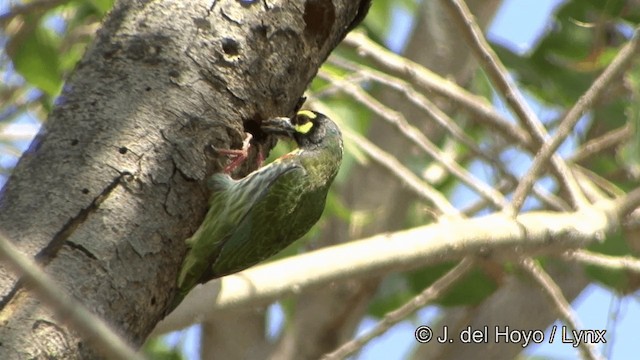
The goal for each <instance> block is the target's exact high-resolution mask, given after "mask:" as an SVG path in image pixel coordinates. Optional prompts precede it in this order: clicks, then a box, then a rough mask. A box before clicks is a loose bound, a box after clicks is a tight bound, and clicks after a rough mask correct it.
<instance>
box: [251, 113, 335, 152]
mask: <svg viewBox="0 0 640 360" xmlns="http://www.w3.org/2000/svg"><path fill="white" fill-rule="evenodd" d="M261 128H262V130H263V131H264V132H266V133H268V134H274V135H278V136H286V137H289V138H293V139H294V140H295V141H296V143H297V144H298V146H299V147H300V148H303V149H313V148H317V147H320V148H322V147H326V146H331V145H334V144H335V143H336V142H337V143H339V144H340V147H342V134H341V132H340V129H339V128H338V126H337V125H336V124H335V123H334V122H333V121H332V120H331V119H329V118H328V117H326V116H325V115H323V114H321V113H319V112H315V111H309V110H300V111H298V113H297V114H295V115H294V116H292V117H290V118H288V117H277V118H272V119H269V120H265V121H263V122H262V126H261Z"/></svg>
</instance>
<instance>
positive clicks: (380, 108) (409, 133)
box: [319, 73, 509, 209]
mask: <svg viewBox="0 0 640 360" xmlns="http://www.w3.org/2000/svg"><path fill="white" fill-rule="evenodd" d="M319 76H321V77H324V78H325V79H326V80H328V81H332V82H337V83H339V84H340V87H341V88H342V89H343V91H345V92H346V93H347V94H349V95H351V96H353V97H354V98H355V99H356V100H358V101H359V102H360V103H361V104H363V105H365V106H366V107H368V108H369V109H371V110H372V111H373V112H375V113H376V114H378V115H379V116H380V117H382V118H383V119H384V120H386V121H388V122H389V123H390V124H392V125H394V126H395V127H396V129H398V130H399V131H400V132H401V133H402V134H403V135H404V136H406V137H407V139H409V140H411V141H412V142H413V143H414V144H416V145H417V146H418V147H420V148H421V149H422V150H423V151H424V152H425V153H427V154H428V155H429V156H431V157H432V158H433V159H435V160H436V161H438V162H439V163H440V164H442V166H444V167H445V168H446V169H447V170H448V171H450V172H451V173H452V174H453V175H455V176H456V177H458V178H459V179H460V181H462V182H463V183H465V184H466V185H468V186H469V187H470V188H472V189H474V190H475V191H477V192H478V194H479V195H480V196H482V197H484V198H486V199H488V200H490V201H491V203H493V204H494V205H495V206H496V207H498V208H500V209H504V208H506V207H507V206H508V205H509V204H508V203H507V201H506V200H505V198H504V196H503V195H502V194H501V193H499V192H498V191H496V190H495V189H493V188H492V187H491V186H488V185H487V184H485V183H484V182H482V181H481V180H479V179H478V178H477V177H475V176H474V175H473V174H471V173H470V172H469V171H467V170H466V169H465V168H463V167H462V166H460V165H459V164H458V163H456V162H455V161H453V160H452V159H451V157H450V156H447V155H446V154H444V153H443V152H442V151H441V150H440V149H438V147H437V146H435V145H434V144H433V143H432V142H431V141H430V140H429V139H428V138H427V137H426V136H424V134H422V132H421V131H420V130H418V129H416V128H415V127H414V126H412V125H410V124H409V123H408V121H407V120H406V119H405V117H404V115H402V114H401V113H399V112H397V111H395V110H393V109H390V108H388V107H387V106H386V105H384V104H382V103H380V102H379V101H378V100H377V99H375V98H374V97H372V96H371V95H369V94H367V93H366V92H364V91H362V89H360V88H359V87H357V86H353V84H351V83H348V82H344V81H340V80H339V79H335V78H334V77H331V76H328V74H326V73H319Z"/></svg>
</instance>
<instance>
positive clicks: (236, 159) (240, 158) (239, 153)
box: [213, 133, 253, 174]
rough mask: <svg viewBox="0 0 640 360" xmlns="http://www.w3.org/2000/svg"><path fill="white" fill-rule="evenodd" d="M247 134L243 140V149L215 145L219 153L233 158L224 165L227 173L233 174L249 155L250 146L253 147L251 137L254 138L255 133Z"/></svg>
mask: <svg viewBox="0 0 640 360" xmlns="http://www.w3.org/2000/svg"><path fill="white" fill-rule="evenodd" d="M245 134H247V136H246V137H245V138H244V140H243V141H242V148H241V149H218V148H215V147H214V148H213V149H214V150H215V151H216V152H217V153H218V154H221V155H226V156H229V157H232V158H233V159H232V160H231V162H230V163H229V164H228V165H227V166H225V167H224V170H223V171H224V172H225V173H226V174H231V173H232V172H234V171H235V170H236V169H237V168H238V166H240V165H242V163H243V162H244V161H245V160H246V159H247V157H248V156H249V147H251V139H253V135H251V134H250V133H245Z"/></svg>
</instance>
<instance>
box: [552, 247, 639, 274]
mask: <svg viewBox="0 0 640 360" xmlns="http://www.w3.org/2000/svg"><path fill="white" fill-rule="evenodd" d="M561 256H562V257H563V258H564V259H567V260H573V261H576V262H579V263H581V264H583V265H591V266H597V267H600V268H604V269H609V270H626V271H629V272H634V273H638V274H640V259H638V258H635V257H633V256H608V255H602V254H597V253H594V252H591V251H587V250H575V251H567V252H566V253H563V254H562V255H561Z"/></svg>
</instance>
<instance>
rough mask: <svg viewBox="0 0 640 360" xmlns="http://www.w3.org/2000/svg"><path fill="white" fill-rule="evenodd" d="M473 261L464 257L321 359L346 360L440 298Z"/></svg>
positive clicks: (468, 269)
mask: <svg viewBox="0 0 640 360" xmlns="http://www.w3.org/2000/svg"><path fill="white" fill-rule="evenodd" d="M474 263H475V261H474V260H473V258H471V257H466V258H464V259H462V261H461V262H460V263H459V264H458V265H456V266H455V267H454V268H453V269H451V270H449V272H447V273H446V274H444V275H443V276H442V277H441V278H439V279H438V280H436V282H434V283H433V284H432V285H431V286H429V287H428V288H426V289H425V290H424V291H422V292H421V293H420V294H418V295H416V296H415V297H414V298H413V299H411V301H409V302H407V303H406V304H404V305H402V306H401V307H400V308H398V309H396V310H394V311H391V312H389V313H387V314H386V315H385V316H384V318H383V319H382V320H381V321H380V322H379V323H378V324H376V326H375V327H374V328H373V329H371V330H370V331H369V332H367V333H366V334H364V335H362V336H360V337H358V338H355V339H353V340H351V341H349V342H347V343H345V344H343V345H342V346H340V347H339V348H338V349H336V350H335V351H334V352H332V353H330V354H327V355H325V356H324V357H323V359H324V360H330V359H346V358H347V356H349V355H351V354H353V353H355V352H356V351H359V350H360V349H362V348H363V347H364V346H365V345H366V344H367V343H368V342H369V341H371V340H373V339H374V338H376V337H378V336H380V335H382V334H384V333H385V332H386V331H387V330H389V329H390V328H391V327H392V326H393V325H395V324H397V323H399V322H400V321H402V320H404V319H406V318H407V317H408V316H409V315H411V314H413V313H414V312H416V311H418V310H419V309H420V308H422V307H424V306H425V305H426V304H428V303H429V302H432V301H433V300H435V299H437V298H438V297H440V296H442V294H444V293H445V292H447V290H449V289H450V288H451V287H452V286H453V285H455V283H456V282H457V281H458V280H460V279H461V278H463V277H464V276H465V275H466V274H467V273H469V271H471V269H473V265H474Z"/></svg>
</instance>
